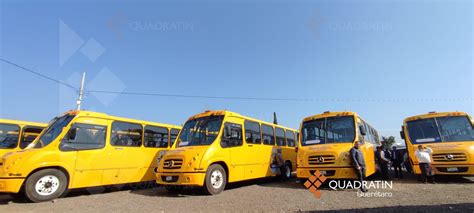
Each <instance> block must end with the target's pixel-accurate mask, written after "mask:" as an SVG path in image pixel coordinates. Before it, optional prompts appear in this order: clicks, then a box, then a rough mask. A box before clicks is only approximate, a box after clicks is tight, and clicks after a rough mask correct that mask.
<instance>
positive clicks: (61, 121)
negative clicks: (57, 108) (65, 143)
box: [28, 115, 75, 148]
mask: <svg viewBox="0 0 474 213" xmlns="http://www.w3.org/2000/svg"><path fill="white" fill-rule="evenodd" d="M74 117H75V115H64V116H61V117H56V118H54V119H53V120H51V122H49V124H48V127H46V129H45V130H44V133H43V134H41V136H40V137H39V138H38V139H37V140H36V141H35V142H34V143H32V144H31V146H28V147H33V148H42V147H45V146H47V145H48V144H50V143H51V142H52V141H53V140H54V139H56V138H57V137H58V136H59V134H61V132H62V131H63V128H64V127H66V126H67V125H68V124H69V122H71V120H72V119H73V118H74Z"/></svg>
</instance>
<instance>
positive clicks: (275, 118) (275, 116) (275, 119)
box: [273, 112, 278, 125]
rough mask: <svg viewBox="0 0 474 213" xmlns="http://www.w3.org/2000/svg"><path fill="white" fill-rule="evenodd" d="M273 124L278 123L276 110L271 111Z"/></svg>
mask: <svg viewBox="0 0 474 213" xmlns="http://www.w3.org/2000/svg"><path fill="white" fill-rule="evenodd" d="M273 124H277V125H278V120H277V113H276V112H273Z"/></svg>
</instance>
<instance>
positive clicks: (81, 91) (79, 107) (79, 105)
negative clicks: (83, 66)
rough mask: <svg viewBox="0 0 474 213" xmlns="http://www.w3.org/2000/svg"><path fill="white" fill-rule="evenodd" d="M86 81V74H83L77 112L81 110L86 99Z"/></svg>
mask: <svg viewBox="0 0 474 213" xmlns="http://www.w3.org/2000/svg"><path fill="white" fill-rule="evenodd" d="M85 80H86V73H85V72H83V73H82V79H81V87H80V88H79V97H78V98H77V102H76V103H77V108H76V110H78V111H79V110H81V103H82V99H83V98H84V81H85Z"/></svg>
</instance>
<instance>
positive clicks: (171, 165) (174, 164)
mask: <svg viewBox="0 0 474 213" xmlns="http://www.w3.org/2000/svg"><path fill="white" fill-rule="evenodd" d="M182 165H183V160H181V159H168V160H165V162H163V168H164V169H181V166H182Z"/></svg>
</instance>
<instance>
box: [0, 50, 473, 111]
mask: <svg viewBox="0 0 474 213" xmlns="http://www.w3.org/2000/svg"><path fill="white" fill-rule="evenodd" d="M0 61H2V62H4V63H7V64H10V65H12V66H15V67H18V68H20V69H22V70H24V71H27V72H29V73H32V74H35V75H37V76H40V77H42V78H46V79H48V80H50V81H54V82H56V83H59V84H62V85H64V86H67V87H69V88H72V89H74V90H75V91H78V89H77V88H76V87H74V86H72V85H70V84H67V83H64V82H62V81H60V80H57V79H54V78H52V77H49V76H46V75H43V74H41V73H39V72H36V71H33V70H31V69H28V68H25V67H23V66H20V65H18V64H16V63H14V62H11V61H8V60H5V59H2V58H0ZM85 91H86V92H87V93H99V94H117V95H135V96H155V97H175V98H201V99H220V100H253V101H294V102H360V103H363V102H379V103H383V102H472V101H474V98H268V97H239V96H210V95H183V94H166V93H148V92H119V91H106V90H87V89H85Z"/></svg>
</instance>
